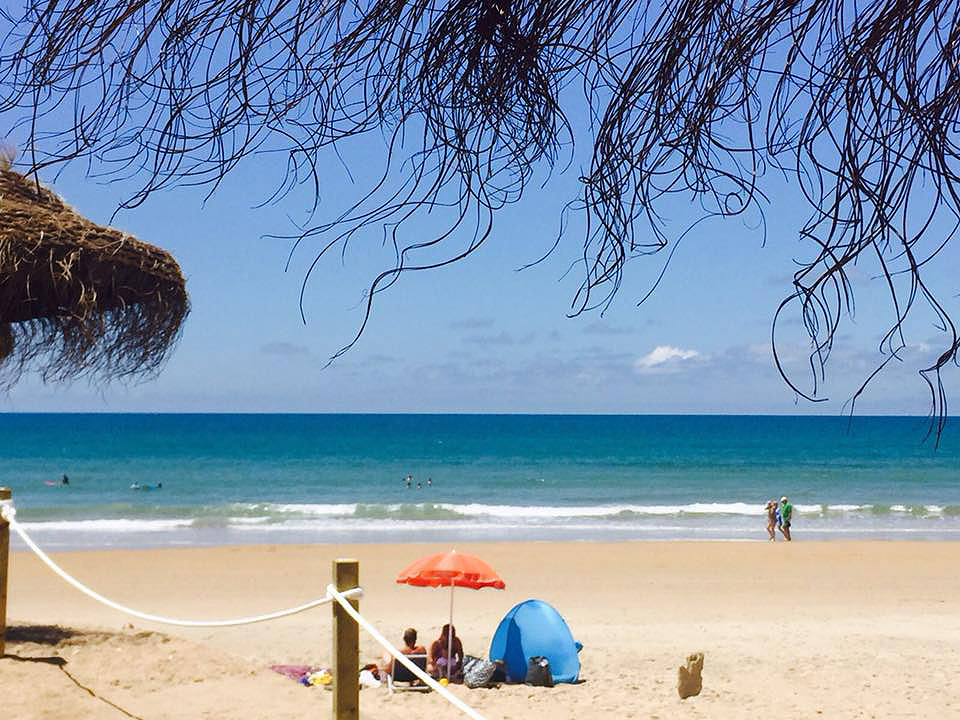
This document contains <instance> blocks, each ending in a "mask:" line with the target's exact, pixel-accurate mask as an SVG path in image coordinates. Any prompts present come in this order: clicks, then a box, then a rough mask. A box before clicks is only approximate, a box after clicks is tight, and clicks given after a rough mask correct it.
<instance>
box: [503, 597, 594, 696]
mask: <svg viewBox="0 0 960 720" xmlns="http://www.w3.org/2000/svg"><path fill="white" fill-rule="evenodd" d="M581 647H582V646H581V645H580V643H576V642H574V641H573V635H571V634H570V628H568V627H567V623H566V622H565V621H564V619H563V618H562V617H560V613H558V612H557V611H556V610H554V609H553V608H552V607H551V606H550V605H548V604H547V603H545V602H543V601H542V600H526V601H525V602H522V603H520V604H519V605H515V606H514V607H513V609H512V610H510V612H508V613H507V614H506V615H505V616H504V618H503V620H501V621H500V625H499V626H498V627H497V631H496V632H495V633H494V635H493V641H492V642H491V643H490V660H492V661H502V662H503V663H504V665H505V666H506V672H507V677H508V679H509V680H510V681H511V682H523V681H524V680H525V679H526V677H527V663H528V661H529V659H530V658H531V657H533V656H535V655H541V656H543V657H545V658H547V659H548V660H549V661H550V673H551V674H552V675H553V681H554V682H555V683H575V682H576V681H577V676H578V675H579V674H580V658H578V657H577V653H578V652H579V651H580V648H581Z"/></svg>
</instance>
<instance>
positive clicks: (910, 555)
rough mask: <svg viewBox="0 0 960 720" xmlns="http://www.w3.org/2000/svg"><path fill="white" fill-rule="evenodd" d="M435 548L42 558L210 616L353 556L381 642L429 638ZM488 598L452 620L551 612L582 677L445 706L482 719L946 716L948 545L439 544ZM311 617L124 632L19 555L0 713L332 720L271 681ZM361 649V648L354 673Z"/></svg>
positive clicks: (958, 556) (289, 589)
mask: <svg viewBox="0 0 960 720" xmlns="http://www.w3.org/2000/svg"><path fill="white" fill-rule="evenodd" d="M443 549H445V548H439V547H437V546H433V545H412V544H399V545H393V546H377V545H351V546H326V545H315V546H251V547H234V548H183V549H169V550H117V551H105V552H77V553H62V554H59V555H56V556H55V557H56V559H57V560H58V561H59V562H61V563H62V565H63V566H64V567H65V568H66V569H67V570H68V571H69V572H71V573H73V574H75V575H76V576H77V577H78V578H79V579H81V580H82V581H84V582H86V583H87V584H89V585H90V586H92V587H93V588H94V589H96V590H97V591H98V592H100V593H102V594H104V595H106V596H107V597H110V598H111V599H114V600H116V601H118V602H121V603H124V604H127V605H130V606H132V607H135V608H137V609H139V610H142V611H144V612H151V613H157V614H163V615H167V616H175V617H184V618H189V619H221V618H229V617H236V616H241V615H246V614H257V613H264V612H270V611H273V610H277V609H281V608H284V607H288V606H292V605H297V604H299V603H302V602H305V601H307V600H310V599H313V598H316V597H319V596H321V595H322V594H323V592H324V590H323V588H324V587H325V585H326V584H327V583H328V582H329V578H330V566H331V560H332V559H333V558H335V557H355V558H357V559H359V561H360V572H361V581H362V582H361V584H362V585H363V587H364V589H365V592H366V595H365V597H364V598H363V599H362V601H361V603H360V608H361V612H362V613H363V614H364V616H365V617H367V618H368V619H369V620H371V621H372V622H374V623H375V624H376V625H377V626H378V627H379V628H380V629H381V631H383V632H384V633H386V634H387V635H388V636H390V637H396V638H397V641H398V642H399V635H400V633H401V632H402V630H403V628H404V627H407V626H411V625H412V626H414V627H416V628H417V629H418V630H419V631H420V635H421V642H423V643H425V644H429V642H430V640H432V639H433V638H434V637H435V636H436V634H437V632H438V629H439V626H440V625H441V624H442V623H443V622H445V619H446V614H447V608H448V604H447V603H448V591H447V590H445V589H438V590H432V589H422V588H412V587H407V586H401V585H397V584H395V583H394V577H395V576H396V574H397V572H398V571H399V570H400V569H402V568H403V567H404V566H405V565H406V564H407V563H409V562H410V561H412V560H414V559H416V558H418V557H420V556H422V555H425V554H427V553H429V552H436V551H438V550H443ZM457 549H458V550H459V551H462V552H468V553H471V554H475V555H477V556H479V557H481V558H483V559H485V560H486V561H488V562H489V563H490V564H491V565H492V566H493V567H494V568H495V569H496V570H497V571H498V572H499V573H500V575H501V577H502V578H503V579H504V580H505V582H506V584H507V589H506V590H504V591H497V590H489V589H487V590H481V591H471V590H458V591H457V593H456V606H455V624H456V626H457V628H458V634H459V635H460V637H461V638H462V639H463V642H464V646H465V650H466V652H467V653H469V654H476V655H484V656H485V655H486V651H487V649H488V647H489V643H490V639H491V637H492V635H493V632H494V630H495V629H496V625H497V623H498V622H499V620H500V618H501V617H502V616H503V614H504V613H505V612H506V611H507V610H509V609H510V608H511V607H512V606H513V605H514V604H516V603H517V602H520V601H522V600H525V599H528V598H539V599H542V600H545V601H547V602H549V603H551V604H552V605H553V606H554V607H556V608H557V609H558V610H559V611H560V613H561V614H562V615H563V616H564V617H565V619H566V620H567V623H568V624H569V626H570V628H571V631H572V632H573V635H574V637H575V638H576V639H577V640H579V641H580V642H582V643H583V645H584V649H583V652H582V653H581V662H582V672H581V678H582V681H583V682H581V683H580V684H578V685H562V686H558V687H556V688H553V689H546V688H532V687H526V686H502V687H500V688H498V689H490V690H469V689H467V688H465V687H462V686H457V687H456V688H455V692H456V693H457V694H458V695H459V696H461V697H462V698H463V699H464V700H465V701H466V702H467V703H468V704H470V705H472V706H473V707H475V708H476V709H477V710H478V711H480V712H481V713H483V714H484V715H485V716H486V717H488V718H490V719H491V720H492V719H493V718H525V717H531V716H534V715H535V716H537V717H549V718H570V719H573V718H577V719H578V720H580V719H582V718H584V717H601V716H611V717H625V718H634V717H636V718H756V717H765V716H767V717H779V718H820V717H823V718H838V719H840V718H933V717H936V718H960V681H958V680H957V677H958V676H960V599H958V598H960V592H958V591H960V577H958V575H957V573H956V572H955V568H956V567H957V566H958V562H960V544H956V543H883V542H874V543H861V542H849V543H845V542H836V543H804V542H796V543H793V544H792V545H788V544H785V543H777V544H776V545H772V544H767V543H682V542H676V543H632V544H600V543H577V544H557V543H549V544H548V543H531V544H482V545H469V546H463V547H458V548H457ZM330 614H331V613H330V610H329V608H327V607H323V608H320V609H317V610H312V611H309V612H306V613H303V614H300V615H297V616H294V617H291V618H285V619H282V620H278V621H275V622H270V623H264V624H258V625H253V626H246V627H240V628H230V629H213V630H211V629H192V628H172V627H165V626H160V625H154V624H152V623H146V622H142V621H136V620H133V621H131V619H130V618H128V617H126V616H124V615H121V614H120V613H118V612H115V611H113V610H111V609H108V608H106V607H104V606H102V605H99V604H97V603H95V602H94V601H92V600H90V599H88V598H86V597H85V596H83V595H81V594H80V593H79V592H77V591H75V590H74V589H72V588H70V587H69V586H67V585H66V584H65V583H63V581H62V580H60V579H59V578H57V577H56V576H54V575H53V574H52V573H51V572H50V571H49V570H48V569H47V568H46V567H44V566H42V565H41V563H40V562H39V561H38V560H37V559H36V558H35V557H34V556H33V555H32V554H29V553H26V552H14V553H12V554H11V560H10V587H9V601H8V624H9V626H10V627H9V629H8V640H7V656H6V657H4V658H3V659H2V660H0V687H2V688H3V695H4V706H5V712H6V714H7V716H8V717H11V718H17V719H18V720H28V719H33V718H38V719H39V718H44V719H46V720H53V719H55V718H75V717H85V718H121V717H134V718H143V719H144V720H147V719H148V718H149V719H151V720H154V719H156V720H160V719H161V718H208V717H209V718H214V717H217V718H219V717H229V718H235V719H237V720H248V719H249V720H253V719H254V718H273V719H281V718H298V719H299V718H303V717H329V716H330V705H331V703H330V693H329V692H327V691H325V690H323V689H321V688H317V687H314V688H306V687H302V686H299V685H297V684H296V683H295V682H293V681H291V680H288V679H287V678H285V677H282V676H281V675H278V674H276V673H274V672H272V671H270V670H269V669H267V668H268V666H269V665H270V664H274V663H290V664H301V663H302V664H312V665H318V666H326V665H329V663H330V658H331V621H330ZM694 651H702V652H703V653H704V654H705V663H704V689H703V692H702V693H701V694H700V695H699V696H698V697H694V698H691V699H688V700H685V701H681V700H680V699H679V698H678V696H677V693H676V672H677V666H678V665H679V664H680V663H681V661H682V660H683V658H684V657H685V656H686V655H687V654H688V653H690V652H694ZM379 654H380V651H379V649H378V647H377V646H376V645H375V643H374V642H373V641H372V640H371V639H370V638H369V637H367V636H365V635H363V634H361V656H362V658H373V657H376V656H378V655H379ZM360 703H361V715H362V716H363V717H367V718H385V719H387V720H389V719H391V718H398V719H399V718H409V717H411V716H412V715H413V716H427V717H451V718H453V717H457V716H458V712H457V711H456V710H454V709H453V708H452V707H449V706H448V705H447V704H446V703H445V701H443V699H442V698H440V697H439V696H437V695H436V694H435V693H431V694H428V695H421V694H414V693H408V694H401V695H394V696H391V695H389V694H388V692H387V691H386V689H364V690H362V692H361V699H360Z"/></svg>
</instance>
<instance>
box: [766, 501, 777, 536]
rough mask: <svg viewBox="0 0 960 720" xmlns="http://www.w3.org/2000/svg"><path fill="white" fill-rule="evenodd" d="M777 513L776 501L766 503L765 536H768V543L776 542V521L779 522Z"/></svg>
mask: <svg viewBox="0 0 960 720" xmlns="http://www.w3.org/2000/svg"><path fill="white" fill-rule="evenodd" d="M779 514H780V513H779V512H777V501H776V500H771V501H770V502H768V503H767V535H769V536H770V542H776V541H777V521H778V520H779V517H778V516H779Z"/></svg>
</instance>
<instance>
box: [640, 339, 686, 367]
mask: <svg viewBox="0 0 960 720" xmlns="http://www.w3.org/2000/svg"><path fill="white" fill-rule="evenodd" d="M699 355H700V353H698V352H697V351H696V350H682V349H680V348H678V347H673V346H672V345H657V347H655V348H654V349H653V350H651V351H650V352H648V353H647V354H646V355H644V356H643V357H640V358H637V360H636V361H635V362H634V364H633V366H634V367H635V368H636V369H637V370H652V369H654V368H661V367H664V366H668V365H676V364H677V363H678V362H683V361H684V360H692V359H693V358H695V357H698V356H699Z"/></svg>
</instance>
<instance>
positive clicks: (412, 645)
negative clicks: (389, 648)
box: [380, 628, 427, 679]
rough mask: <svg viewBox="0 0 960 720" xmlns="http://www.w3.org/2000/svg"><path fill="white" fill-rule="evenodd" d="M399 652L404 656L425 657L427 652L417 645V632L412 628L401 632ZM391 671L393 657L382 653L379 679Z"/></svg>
mask: <svg viewBox="0 0 960 720" xmlns="http://www.w3.org/2000/svg"><path fill="white" fill-rule="evenodd" d="M400 652H402V653H403V654H404V655H426V654H427V651H426V648H424V647H423V645H417V631H416V630H414V629H413V628H407V629H406V630H404V631H403V647H402V648H400ZM392 669H393V655H391V654H390V653H384V654H383V657H382V658H381V659H380V677H381V679H382V678H383V677H384V676H386V675H389V674H390V671H391V670H392Z"/></svg>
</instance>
